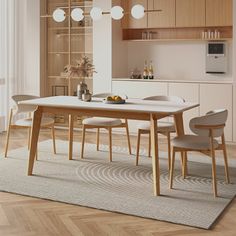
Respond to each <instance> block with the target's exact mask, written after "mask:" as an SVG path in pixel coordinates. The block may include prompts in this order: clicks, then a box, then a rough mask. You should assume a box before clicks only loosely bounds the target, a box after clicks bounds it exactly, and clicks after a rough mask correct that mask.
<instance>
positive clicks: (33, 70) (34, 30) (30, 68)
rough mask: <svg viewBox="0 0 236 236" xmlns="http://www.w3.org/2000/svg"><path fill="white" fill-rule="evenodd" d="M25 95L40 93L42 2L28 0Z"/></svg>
mask: <svg viewBox="0 0 236 236" xmlns="http://www.w3.org/2000/svg"><path fill="white" fill-rule="evenodd" d="M25 54H26V55H25V78H26V79H25V91H24V92H25V93H28V94H34V95H39V93H40V0H27V9H26V29H25Z"/></svg>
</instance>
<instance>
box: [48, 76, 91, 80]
mask: <svg viewBox="0 0 236 236" xmlns="http://www.w3.org/2000/svg"><path fill="white" fill-rule="evenodd" d="M48 78H49V79H68V77H66V76H60V75H49V76H48ZM71 79H81V80H92V79H93V78H92V77H71Z"/></svg>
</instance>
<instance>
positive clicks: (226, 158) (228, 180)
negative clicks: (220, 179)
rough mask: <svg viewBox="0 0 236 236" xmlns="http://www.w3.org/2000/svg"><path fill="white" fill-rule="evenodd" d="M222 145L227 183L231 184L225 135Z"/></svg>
mask: <svg viewBox="0 0 236 236" xmlns="http://www.w3.org/2000/svg"><path fill="white" fill-rule="evenodd" d="M221 139H222V145H223V154H224V162H225V177H226V183H227V184H229V183H230V178H229V167H228V157H227V151H226V145H225V135H224V134H223V135H222V137H221Z"/></svg>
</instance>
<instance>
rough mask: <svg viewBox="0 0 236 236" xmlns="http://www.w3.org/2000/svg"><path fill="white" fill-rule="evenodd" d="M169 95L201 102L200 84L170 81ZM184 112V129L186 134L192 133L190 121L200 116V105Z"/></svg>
mask: <svg viewBox="0 0 236 236" xmlns="http://www.w3.org/2000/svg"><path fill="white" fill-rule="evenodd" d="M169 96H178V97H182V98H183V99H184V100H185V101H188V102H196V103H199V84H197V83H196V84H195V83H169ZM183 114H184V129H185V133H186V134H192V132H191V130H190V128H189V121H190V120H191V119H192V118H193V117H197V116H199V107H196V108H194V109H191V110H189V111H186V112H184V113H183Z"/></svg>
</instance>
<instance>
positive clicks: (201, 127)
mask: <svg viewBox="0 0 236 236" xmlns="http://www.w3.org/2000/svg"><path fill="white" fill-rule="evenodd" d="M224 127H225V124H219V125H195V128H196V129H208V130H210V129H221V128H224Z"/></svg>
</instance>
